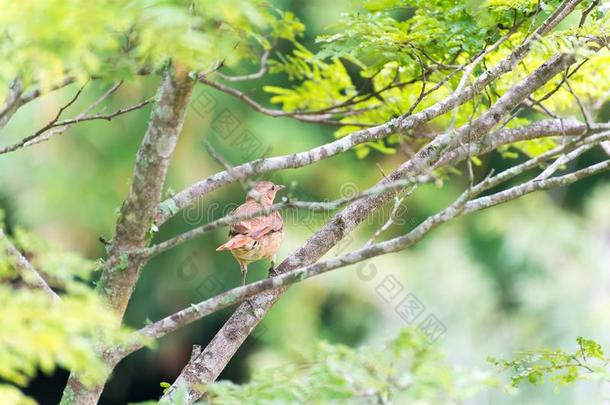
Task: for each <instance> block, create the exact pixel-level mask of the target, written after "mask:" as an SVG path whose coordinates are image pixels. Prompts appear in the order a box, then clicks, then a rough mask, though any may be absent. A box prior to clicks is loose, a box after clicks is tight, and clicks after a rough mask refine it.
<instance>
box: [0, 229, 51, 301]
mask: <svg viewBox="0 0 610 405" xmlns="http://www.w3.org/2000/svg"><path fill="white" fill-rule="evenodd" d="M0 243H2V244H3V245H4V249H3V250H4V253H5V254H6V255H7V256H8V257H9V258H10V259H12V261H13V263H12V264H13V266H14V268H15V270H16V271H17V273H19V275H20V276H21V278H22V279H23V281H24V282H25V283H26V284H27V285H29V286H30V287H33V288H37V289H40V290H42V291H43V292H44V293H45V294H47V295H48V296H49V297H51V298H52V299H53V300H54V301H55V300H59V295H57V294H56V293H55V291H53V290H52V289H51V287H49V285H48V284H47V282H46V281H44V279H43V278H42V276H41V275H40V273H38V271H36V269H35V268H34V266H32V264H31V263H30V262H29V261H28V259H26V258H25V257H24V256H23V255H22V254H21V252H20V251H19V250H18V249H17V248H16V247H15V245H13V243H12V242H11V241H10V240H9V239H8V237H7V236H6V235H5V234H4V231H3V230H2V228H0Z"/></svg>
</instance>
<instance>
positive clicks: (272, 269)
mask: <svg viewBox="0 0 610 405" xmlns="http://www.w3.org/2000/svg"><path fill="white" fill-rule="evenodd" d="M269 261H270V262H271V267H269V274H271V273H273V271H274V270H275V255H274V256H272V257H270V258H269ZM269 274H268V275H269Z"/></svg>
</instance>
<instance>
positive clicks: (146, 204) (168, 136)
mask: <svg viewBox="0 0 610 405" xmlns="http://www.w3.org/2000/svg"><path fill="white" fill-rule="evenodd" d="M193 85H194V83H193V81H192V80H190V79H189V77H188V72H186V71H184V70H182V69H175V70H173V69H171V68H168V69H166V71H165V73H164V76H163V78H162V81H161V85H160V87H159V90H158V93H157V102H156V104H155V105H154V107H153V109H152V111H151V118H150V122H149V125H148V129H147V130H146V134H145V135H144V139H143V140H142V145H141V146H140V149H139V150H138V154H137V157H136V163H135V169H134V175H133V180H132V184H131V188H130V191H129V195H128V197H127V199H126V200H125V202H124V203H123V206H122V207H121V212H120V215H119V218H118V220H117V224H116V231H115V237H114V240H113V242H112V244H111V246H110V249H109V257H108V259H107V260H106V262H105V265H104V269H103V271H102V276H101V278H100V281H99V283H98V290H99V291H100V293H101V294H102V295H103V296H105V298H106V299H107V301H108V304H109V306H110V308H112V309H113V310H114V311H115V312H117V313H118V314H119V315H120V316H122V315H123V314H124V312H125V309H126V307H127V303H128V302H129V298H130V297H131V294H132V292H133V289H134V287H135V284H136V282H137V280H138V277H139V273H140V269H141V268H142V266H143V264H144V263H145V260H126V259H127V258H126V256H125V255H126V253H125V252H127V251H131V250H134V249H141V248H143V247H145V246H146V245H147V244H148V242H149V239H150V229H151V226H152V224H153V217H154V213H155V209H156V207H157V205H158V203H159V201H160V198H161V193H162V190H163V184H164V182H165V177H166V173H167V169H168V166H169V162H170V158H171V156H172V153H173V151H174V148H175V146H176V142H177V140H178V137H179V135H180V131H181V129H182V124H183V122H184V116H185V112H186V107H187V104H188V101H189V99H190V95H191V92H192V89H193ZM109 365H110V366H111V367H112V366H113V365H112V364H109ZM103 386H104V385H103V383H102V384H100V385H97V386H94V387H85V386H84V385H83V384H82V383H81V381H80V380H79V378H78V376H77V375H74V374H73V375H71V376H70V379H69V380H68V385H67V386H66V389H65V390H64V395H63V398H62V403H64V404H72V403H75V404H94V403H97V401H98V399H99V396H100V395H101V392H102V389H103Z"/></svg>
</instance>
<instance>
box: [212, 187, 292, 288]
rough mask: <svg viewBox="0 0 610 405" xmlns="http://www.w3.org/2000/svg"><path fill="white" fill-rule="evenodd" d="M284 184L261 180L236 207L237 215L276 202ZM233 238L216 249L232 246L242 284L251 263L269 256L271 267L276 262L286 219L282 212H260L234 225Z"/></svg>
mask: <svg viewBox="0 0 610 405" xmlns="http://www.w3.org/2000/svg"><path fill="white" fill-rule="evenodd" d="M283 188H284V186H281V185H277V184H273V183H272V182H270V181H259V182H258V183H256V185H255V186H254V189H253V190H250V192H249V193H248V195H247V196H246V202H245V203H243V204H242V205H240V206H239V207H237V209H235V211H233V213H232V214H233V215H234V216H240V215H248V214H252V213H254V212H257V211H260V210H261V209H263V208H264V207H270V206H272V205H273V199H274V198H275V194H276V193H277V192H278V191H279V190H281V189H283ZM229 236H230V237H231V239H229V241H228V242H227V243H225V244H223V245H221V246H219V247H218V248H217V249H216V250H230V251H231V253H232V254H233V256H235V260H237V263H239V268H240V270H241V274H242V284H246V274H247V272H248V264H250V263H252V262H255V261H257V260H261V259H264V258H267V259H269V260H270V261H271V269H273V267H274V266H275V254H276V253H277V251H278V249H279V248H280V245H281V244H282V240H283V239H284V223H283V221H282V216H281V215H280V213H279V212H273V213H271V214H269V215H267V216H259V217H255V218H251V219H247V220H245V221H242V222H239V223H236V224H233V225H231V227H230V228H229Z"/></svg>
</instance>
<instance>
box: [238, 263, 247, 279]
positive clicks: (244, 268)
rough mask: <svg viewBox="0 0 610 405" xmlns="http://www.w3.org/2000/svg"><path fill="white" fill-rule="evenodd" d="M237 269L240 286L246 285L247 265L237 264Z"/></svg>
mask: <svg viewBox="0 0 610 405" xmlns="http://www.w3.org/2000/svg"><path fill="white" fill-rule="evenodd" d="M239 269H240V270H241V277H242V280H241V285H246V276H247V275H248V265H247V264H245V263H242V262H239Z"/></svg>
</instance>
